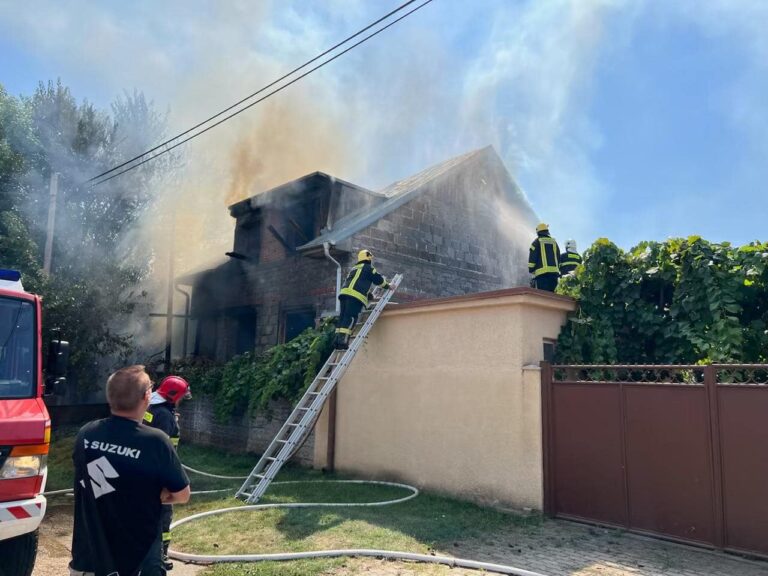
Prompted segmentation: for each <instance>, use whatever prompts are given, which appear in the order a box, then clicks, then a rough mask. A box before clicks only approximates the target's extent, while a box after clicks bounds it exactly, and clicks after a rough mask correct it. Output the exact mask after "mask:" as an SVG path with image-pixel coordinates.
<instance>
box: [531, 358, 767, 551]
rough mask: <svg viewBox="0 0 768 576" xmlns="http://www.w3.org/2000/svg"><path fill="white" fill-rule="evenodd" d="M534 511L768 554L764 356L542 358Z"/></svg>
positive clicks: (765, 375) (701, 543)
mask: <svg viewBox="0 0 768 576" xmlns="http://www.w3.org/2000/svg"><path fill="white" fill-rule="evenodd" d="M542 394H543V398H542V407H543V422H544V483H545V490H544V494H545V501H544V510H545V513H547V514H548V515H550V516H556V517H560V518H568V519H573V520H583V521H589V522H597V523H600V524H605V525H609V526H616V527H622V528H625V529H629V530H631V531H634V532H640V533H647V534H652V535H657V536H663V537H665V538H671V539H674V540H680V541H684V542H688V543H694V544H700V545H707V546H714V547H717V548H721V549H726V550H731V551H736V552H747V553H750V554H756V555H760V556H768V365H730V364H729V365H715V366H655V365H654V366H638V365H628V366H616V365H611V366H597V365H586V366H576V365H574V366H558V365H554V366H552V365H549V364H546V363H544V364H543V365H542Z"/></svg>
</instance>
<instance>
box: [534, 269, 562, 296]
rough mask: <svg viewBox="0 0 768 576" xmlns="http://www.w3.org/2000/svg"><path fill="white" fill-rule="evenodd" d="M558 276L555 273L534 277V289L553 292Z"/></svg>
mask: <svg viewBox="0 0 768 576" xmlns="http://www.w3.org/2000/svg"><path fill="white" fill-rule="evenodd" d="M559 278H560V277H559V276H558V275H557V274H555V273H552V274H541V275H539V276H536V278H535V279H534V283H535V285H536V288H538V289H539V290H547V291H549V292H554V291H555V288H557V281H558V280H559Z"/></svg>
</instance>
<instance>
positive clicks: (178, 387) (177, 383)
mask: <svg viewBox="0 0 768 576" xmlns="http://www.w3.org/2000/svg"><path fill="white" fill-rule="evenodd" d="M157 393H158V394H160V396H162V397H163V398H165V399H166V400H167V401H168V402H170V403H171V404H178V403H179V400H181V399H182V398H186V399H189V398H192V393H191V392H190V391H189V382H187V381H186V380H184V378H182V377H181V376H166V377H165V378H163V380H162V382H160V386H158V387H157Z"/></svg>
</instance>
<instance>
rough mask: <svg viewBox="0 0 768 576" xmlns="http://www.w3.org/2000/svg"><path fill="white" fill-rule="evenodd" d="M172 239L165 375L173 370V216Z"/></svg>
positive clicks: (166, 319)
mask: <svg viewBox="0 0 768 576" xmlns="http://www.w3.org/2000/svg"><path fill="white" fill-rule="evenodd" d="M170 228H171V237H170V238H169V239H168V302H167V304H166V310H165V314H166V316H165V373H166V374H168V373H169V372H170V370H171V348H172V346H171V345H172V343H173V281H174V277H173V261H174V259H175V258H174V257H175V254H174V252H175V245H176V215H175V214H171V226H170Z"/></svg>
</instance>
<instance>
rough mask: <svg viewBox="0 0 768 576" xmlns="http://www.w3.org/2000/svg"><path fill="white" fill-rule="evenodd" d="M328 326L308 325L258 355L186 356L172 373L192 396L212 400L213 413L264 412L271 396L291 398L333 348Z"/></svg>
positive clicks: (300, 391)
mask: <svg viewBox="0 0 768 576" xmlns="http://www.w3.org/2000/svg"><path fill="white" fill-rule="evenodd" d="M333 340H334V325H333V324H332V323H325V324H323V325H322V326H321V327H320V328H318V329H313V328H308V329H307V330H305V331H304V332H302V333H301V334H300V335H298V336H297V337H296V338H294V339H293V340H291V341H290V342H286V343H285V344H280V345H278V346H274V347H273V348H270V349H268V350H267V351H265V352H264V353H262V354H259V355H254V354H248V353H246V354H243V355H241V356H235V357H234V358H232V359H231V360H230V361H229V362H226V363H224V364H219V363H214V362H211V361H209V360H202V359H186V360H181V361H178V362H176V363H175V364H174V366H173V369H172V371H173V373H174V374H179V375H181V376H183V377H184V378H186V379H187V380H188V381H189V383H190V387H191V388H192V390H193V393H194V394H203V395H207V396H211V397H213V399H214V404H215V413H216V417H217V418H218V419H220V420H226V419H227V418H229V417H230V416H231V415H233V414H235V415H236V414H243V413H244V412H246V411H249V412H253V411H254V410H259V409H261V410H264V409H267V408H268V407H269V403H270V402H271V401H272V400H276V399H278V398H280V399H286V400H289V401H290V402H292V403H294V402H296V401H297V400H298V399H299V398H300V397H301V396H302V394H304V392H305V391H306V389H307V387H308V386H309V385H310V384H311V383H312V380H313V379H314V378H315V376H316V374H317V372H318V371H319V370H320V368H321V367H322V365H323V364H324V363H325V361H326V360H327V359H328V357H329V356H330V354H331V352H332V351H333Z"/></svg>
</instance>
